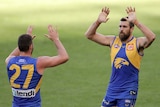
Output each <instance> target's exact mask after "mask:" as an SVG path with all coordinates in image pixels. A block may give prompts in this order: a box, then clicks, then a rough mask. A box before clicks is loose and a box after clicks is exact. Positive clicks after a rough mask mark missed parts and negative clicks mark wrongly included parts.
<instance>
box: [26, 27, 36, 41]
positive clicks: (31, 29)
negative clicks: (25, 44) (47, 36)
mask: <svg viewBox="0 0 160 107" xmlns="http://www.w3.org/2000/svg"><path fill="white" fill-rule="evenodd" d="M32 31H33V27H32V26H29V27H28V29H27V34H29V35H30V36H32V39H34V38H35V37H36V36H34V35H33V34H32Z"/></svg>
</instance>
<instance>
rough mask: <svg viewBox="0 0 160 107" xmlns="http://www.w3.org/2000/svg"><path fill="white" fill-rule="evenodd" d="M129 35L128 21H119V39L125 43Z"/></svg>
mask: <svg viewBox="0 0 160 107" xmlns="http://www.w3.org/2000/svg"><path fill="white" fill-rule="evenodd" d="M130 35H131V28H130V26H129V22H128V21H121V22H120V25H119V38H120V39H121V41H122V42H123V41H126V40H127V39H128V38H129V37H130Z"/></svg>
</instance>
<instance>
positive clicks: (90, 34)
mask: <svg viewBox="0 0 160 107" xmlns="http://www.w3.org/2000/svg"><path fill="white" fill-rule="evenodd" d="M109 13H110V10H109V8H107V7H104V8H102V11H101V13H100V14H99V16H98V19H97V20H96V21H95V22H94V23H93V24H92V25H91V26H90V27H89V28H88V30H87V31H86V33H85V36H86V37H87V38H88V39H90V40H92V41H95V42H97V43H99V44H101V45H106V46H110V43H111V41H112V40H113V37H112V36H104V35H102V34H100V33H97V32H96V30H97V28H98V27H99V26H100V24H101V23H106V22H107V21H108V20H109V18H108V15H109Z"/></svg>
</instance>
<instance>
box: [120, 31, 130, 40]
mask: <svg viewBox="0 0 160 107" xmlns="http://www.w3.org/2000/svg"><path fill="white" fill-rule="evenodd" d="M129 36H130V32H128V33H127V34H125V33H123V32H120V33H119V38H120V39H121V41H126V40H127V39H128V38H129Z"/></svg>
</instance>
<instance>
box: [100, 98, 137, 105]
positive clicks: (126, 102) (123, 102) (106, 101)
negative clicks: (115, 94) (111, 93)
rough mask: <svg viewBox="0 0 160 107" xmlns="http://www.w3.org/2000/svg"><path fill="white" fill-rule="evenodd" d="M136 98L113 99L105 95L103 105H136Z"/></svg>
mask: <svg viewBox="0 0 160 107" xmlns="http://www.w3.org/2000/svg"><path fill="white" fill-rule="evenodd" d="M135 102H136V99H113V98H108V97H105V99H103V101H102V106H103V107H113V106H117V107H134V105H135Z"/></svg>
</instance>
